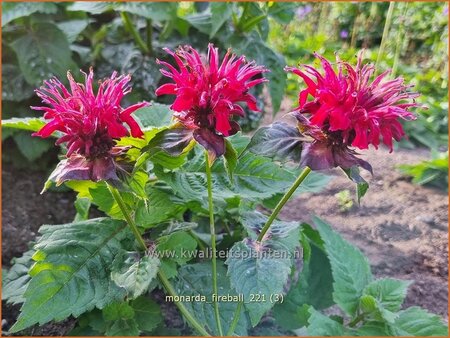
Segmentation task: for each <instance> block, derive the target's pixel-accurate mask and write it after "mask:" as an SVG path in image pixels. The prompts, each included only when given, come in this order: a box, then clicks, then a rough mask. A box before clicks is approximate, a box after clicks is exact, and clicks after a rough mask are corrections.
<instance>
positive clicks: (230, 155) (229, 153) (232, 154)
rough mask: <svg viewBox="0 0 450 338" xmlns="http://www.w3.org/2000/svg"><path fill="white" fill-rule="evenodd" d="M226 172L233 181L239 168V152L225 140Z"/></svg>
mask: <svg viewBox="0 0 450 338" xmlns="http://www.w3.org/2000/svg"><path fill="white" fill-rule="evenodd" d="M223 158H224V164H225V170H226V171H227V174H228V177H229V178H230V180H232V179H233V171H234V169H236V166H237V152H236V150H235V149H234V147H233V144H232V143H231V142H230V141H228V140H227V139H225V154H223Z"/></svg>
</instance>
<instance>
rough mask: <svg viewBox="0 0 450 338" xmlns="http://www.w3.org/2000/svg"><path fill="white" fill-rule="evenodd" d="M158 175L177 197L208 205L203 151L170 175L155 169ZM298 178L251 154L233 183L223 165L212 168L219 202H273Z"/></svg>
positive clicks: (240, 163)
mask: <svg viewBox="0 0 450 338" xmlns="http://www.w3.org/2000/svg"><path fill="white" fill-rule="evenodd" d="M155 174H156V175H157V176H158V178H159V179H161V180H163V181H164V182H166V183H167V184H168V185H169V186H170V187H171V188H172V189H173V190H174V191H175V193H176V194H177V195H178V196H180V197H181V198H183V199H184V200H186V201H192V200H196V201H200V202H202V203H203V205H206V201H207V200H206V198H207V189H206V174H205V158H204V153H203V151H198V150H197V151H196V153H195V156H194V157H193V158H191V159H190V160H189V161H188V162H187V163H186V164H185V165H183V166H182V167H180V168H179V169H178V170H177V171H172V172H167V171H166V170H164V169H163V168H161V167H156V166H155ZM295 177H296V175H295V174H293V173H292V172H290V171H287V170H285V169H283V168H280V166H279V165H277V164H275V163H273V162H272V161H271V160H269V159H266V158H263V157H259V156H256V155H254V154H251V153H247V154H245V155H243V156H241V157H240V158H239V160H238V162H237V165H236V168H235V170H234V173H233V179H232V181H230V179H229V178H228V174H227V173H226V171H225V168H224V166H223V165H222V163H220V161H218V163H215V164H214V166H213V167H212V183H213V184H212V189H213V197H214V198H215V199H229V198H233V197H235V196H240V197H241V198H242V199H246V200H247V201H255V200H259V199H264V198H270V197H272V196H273V195H275V194H277V193H281V192H284V191H285V190H286V189H287V188H288V187H290V186H291V184H292V182H294V180H295Z"/></svg>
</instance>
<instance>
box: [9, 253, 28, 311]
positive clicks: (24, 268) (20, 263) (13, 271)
mask: <svg viewBox="0 0 450 338" xmlns="http://www.w3.org/2000/svg"><path fill="white" fill-rule="evenodd" d="M34 253H35V251H34V250H28V251H26V252H25V253H24V254H23V255H22V256H21V257H19V258H14V259H13V260H12V262H11V263H12V264H13V265H12V267H11V268H10V269H9V270H8V271H7V272H6V273H3V278H2V279H3V280H2V300H6V302H7V303H9V304H20V303H23V302H24V300H25V299H24V298H23V294H24V293H25V291H26V289H27V287H28V284H29V282H30V279H31V277H30V275H29V274H28V270H29V269H30V267H31V265H32V264H33V263H34V262H33V260H32V259H31V257H32V256H33V255H34Z"/></svg>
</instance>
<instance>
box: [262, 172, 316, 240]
mask: <svg viewBox="0 0 450 338" xmlns="http://www.w3.org/2000/svg"><path fill="white" fill-rule="evenodd" d="M310 172H311V169H310V168H309V167H305V169H303V171H302V172H301V173H300V176H299V177H298V178H297V179H296V180H295V182H294V184H293V185H292V186H291V187H290V188H289V190H288V191H287V192H286V194H285V195H284V196H283V198H282V199H281V201H280V202H278V204H277V206H276V207H275V209H274V210H273V212H272V215H270V217H269V219H268V220H267V222H266V224H265V225H264V227H263V228H262V230H261V233H260V234H259V236H258V238H257V241H258V242H261V241H262V239H263V238H264V235H265V234H266V232H267V231H268V230H269V228H270V226H271V225H272V223H273V221H274V220H275V218H277V216H278V214H279V213H280V211H281V209H282V208H283V206H284V205H285V204H286V202H287V201H288V200H289V198H291V196H292V194H293V193H294V192H295V190H297V188H298V186H299V185H300V184H301V183H302V182H303V181H304V180H305V178H306V176H308V174H309V173H310Z"/></svg>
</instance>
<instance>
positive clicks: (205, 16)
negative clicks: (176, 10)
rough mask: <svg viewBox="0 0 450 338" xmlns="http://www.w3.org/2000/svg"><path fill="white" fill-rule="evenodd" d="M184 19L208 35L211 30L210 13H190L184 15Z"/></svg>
mask: <svg viewBox="0 0 450 338" xmlns="http://www.w3.org/2000/svg"><path fill="white" fill-rule="evenodd" d="M184 19H185V20H186V21H187V22H189V24H190V25H191V26H193V27H195V28H196V29H197V30H198V31H199V32H201V33H205V34H208V35H209V33H210V32H211V25H212V23H211V13H208V12H206V13H198V14H192V15H188V16H186V17H185V18H184Z"/></svg>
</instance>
